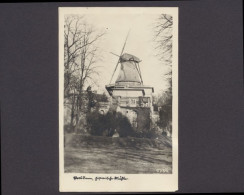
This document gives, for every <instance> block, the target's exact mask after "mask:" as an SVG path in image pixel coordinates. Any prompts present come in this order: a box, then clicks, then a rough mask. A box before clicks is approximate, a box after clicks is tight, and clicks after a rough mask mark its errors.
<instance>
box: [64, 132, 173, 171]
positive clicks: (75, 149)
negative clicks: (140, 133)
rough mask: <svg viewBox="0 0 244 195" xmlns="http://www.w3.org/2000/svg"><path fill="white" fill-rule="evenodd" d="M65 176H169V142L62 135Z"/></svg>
mask: <svg viewBox="0 0 244 195" xmlns="http://www.w3.org/2000/svg"><path fill="white" fill-rule="evenodd" d="M64 158H65V159H64V168H65V172H67V173H108V174H109V173H110V174H139V173H143V174H153V173H172V147H171V141H170V140H169V139H168V138H166V137H161V138H160V139H159V140H151V139H145V138H111V137H99V136H81V135H72V134H69V135H65V148H64Z"/></svg>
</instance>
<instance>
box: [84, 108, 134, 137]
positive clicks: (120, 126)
mask: <svg viewBox="0 0 244 195" xmlns="http://www.w3.org/2000/svg"><path fill="white" fill-rule="evenodd" d="M87 123H88V125H89V127H90V133H91V135H96V136H102V135H103V136H112V135H113V134H114V132H115V129H116V130H117V132H118V133H119V135H120V137H127V136H134V135H135V132H134V130H133V128H132V126H131V124H130V122H129V120H128V119H127V117H125V116H123V115H122V114H121V113H116V112H108V113H107V114H105V115H102V114H100V113H99V112H98V111H94V112H91V113H89V114H88V115H87Z"/></svg>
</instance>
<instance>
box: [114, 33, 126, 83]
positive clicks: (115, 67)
mask: <svg viewBox="0 0 244 195" xmlns="http://www.w3.org/2000/svg"><path fill="white" fill-rule="evenodd" d="M129 33H130V30H129V32H128V33H127V36H126V39H125V43H124V45H123V48H122V50H121V53H120V56H119V60H118V62H117V64H116V66H115V69H114V72H113V74H112V77H111V79H110V82H109V84H110V83H111V82H112V79H113V76H114V73H115V71H116V69H117V67H118V65H119V62H120V57H121V55H122V54H123V52H124V49H125V45H126V42H127V39H128V36H129Z"/></svg>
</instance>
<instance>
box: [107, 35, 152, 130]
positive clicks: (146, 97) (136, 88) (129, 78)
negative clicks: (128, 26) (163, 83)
mask: <svg viewBox="0 0 244 195" xmlns="http://www.w3.org/2000/svg"><path fill="white" fill-rule="evenodd" d="M127 39H128V34H127V37H126V40H125V43H124V45H123V48H122V51H121V54H120V55H116V54H114V55H116V56H117V57H119V59H118V62H117V64H116V66H115V69H114V72H113V74H112V77H111V80H110V84H109V85H106V86H105V87H106V89H107V91H108V93H109V95H110V96H111V97H112V102H111V104H112V105H111V109H112V110H114V111H117V112H121V113H122V114H123V115H125V116H126V117H127V118H128V119H129V121H130V122H131V124H132V126H133V127H134V128H135V129H137V130H138V131H148V130H149V129H150V118H151V115H152V111H153V109H152V108H153V107H152V93H153V92H154V89H153V87H152V86H146V85H144V84H143V80H142V75H141V70H140V66H139V63H140V62H141V60H140V59H139V58H138V57H136V56H134V55H131V54H128V53H123V52H124V49H125V45H126V42H127ZM117 68H119V74H118V77H117V79H116V80H115V83H112V84H111V82H112V79H113V76H114V73H115V72H116V70H117Z"/></svg>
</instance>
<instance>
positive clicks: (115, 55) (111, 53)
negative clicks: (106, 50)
mask: <svg viewBox="0 0 244 195" xmlns="http://www.w3.org/2000/svg"><path fill="white" fill-rule="evenodd" d="M110 53H111V54H113V55H115V56H117V57H120V56H119V55H117V54H115V53H113V52H110Z"/></svg>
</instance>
